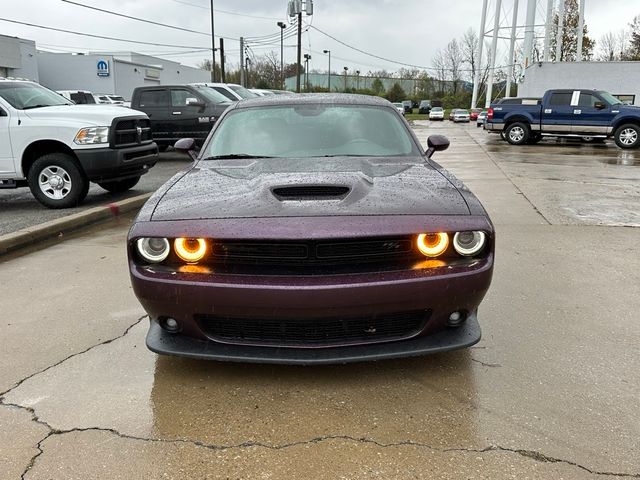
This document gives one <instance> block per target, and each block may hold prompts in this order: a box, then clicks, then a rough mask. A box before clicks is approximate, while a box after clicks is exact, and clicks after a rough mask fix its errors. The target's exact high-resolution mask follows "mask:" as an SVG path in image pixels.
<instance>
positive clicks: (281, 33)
mask: <svg viewBox="0 0 640 480" xmlns="http://www.w3.org/2000/svg"><path fill="white" fill-rule="evenodd" d="M278 26H279V27H280V88H282V90H284V60H283V58H284V43H283V42H284V29H285V28H287V24H286V23H284V22H278Z"/></svg>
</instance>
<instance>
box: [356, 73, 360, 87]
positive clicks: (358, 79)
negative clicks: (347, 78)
mask: <svg viewBox="0 0 640 480" xmlns="http://www.w3.org/2000/svg"><path fill="white" fill-rule="evenodd" d="M356 90H360V70H356Z"/></svg>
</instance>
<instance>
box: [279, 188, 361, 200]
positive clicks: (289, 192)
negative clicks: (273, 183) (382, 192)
mask: <svg viewBox="0 0 640 480" xmlns="http://www.w3.org/2000/svg"><path fill="white" fill-rule="evenodd" d="M350 190H351V189H350V188H349V187H345V186H342V185H295V186H287V187H276V188H273V189H272V190H271V192H272V193H273V196H274V197H276V198H277V199H278V200H280V201H281V202H283V201H286V200H342V199H343V198H345V197H346V196H347V194H348V193H349V191H350Z"/></svg>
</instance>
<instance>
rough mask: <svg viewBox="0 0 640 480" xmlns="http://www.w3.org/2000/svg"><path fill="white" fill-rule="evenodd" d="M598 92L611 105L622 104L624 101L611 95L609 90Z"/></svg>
mask: <svg viewBox="0 0 640 480" xmlns="http://www.w3.org/2000/svg"><path fill="white" fill-rule="evenodd" d="M598 94H599V95H600V96H601V97H602V99H603V100H604V101H605V102H607V103H608V104H609V105H622V102H621V101H620V100H619V99H617V98H616V97H614V96H613V95H611V94H610V93H609V92H598Z"/></svg>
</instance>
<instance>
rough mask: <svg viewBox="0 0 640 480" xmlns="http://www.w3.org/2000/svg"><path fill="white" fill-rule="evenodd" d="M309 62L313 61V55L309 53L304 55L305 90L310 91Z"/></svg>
mask: <svg viewBox="0 0 640 480" xmlns="http://www.w3.org/2000/svg"><path fill="white" fill-rule="evenodd" d="M309 60H311V55H309V54H308V53H305V54H304V89H305V90H306V91H307V92H308V91H309Z"/></svg>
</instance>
